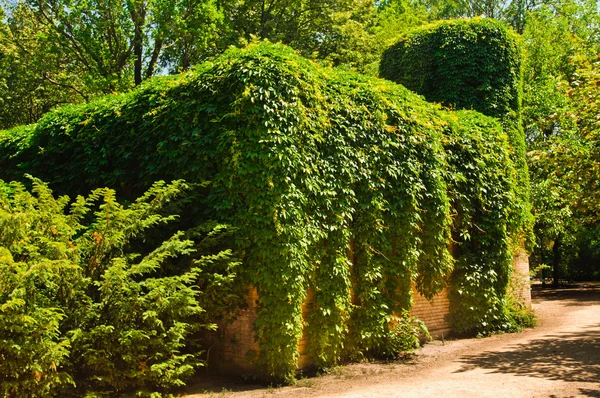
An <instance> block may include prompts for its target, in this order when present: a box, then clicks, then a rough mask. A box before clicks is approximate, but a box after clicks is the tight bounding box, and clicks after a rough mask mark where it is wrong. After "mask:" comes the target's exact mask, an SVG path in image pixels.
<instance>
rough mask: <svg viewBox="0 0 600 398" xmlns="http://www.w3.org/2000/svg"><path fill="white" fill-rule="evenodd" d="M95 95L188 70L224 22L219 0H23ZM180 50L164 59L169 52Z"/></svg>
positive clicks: (50, 39) (124, 88)
mask: <svg viewBox="0 0 600 398" xmlns="http://www.w3.org/2000/svg"><path fill="white" fill-rule="evenodd" d="M22 1H23V2H24V3H22V4H25V5H26V6H27V7H29V9H30V10H31V11H32V13H33V15H34V17H35V19H36V21H37V23H38V24H40V25H41V26H42V27H44V29H46V30H47V32H48V39H49V41H51V42H52V43H54V44H55V46H57V47H60V48H61V50H62V51H63V52H64V53H65V54H67V55H68V56H69V57H70V58H71V59H73V60H74V61H75V64H76V68H77V70H76V71H75V73H77V74H79V75H81V76H86V77H87V78H86V85H87V86H89V88H90V90H91V91H96V92H102V93H110V92H114V91H122V90H126V89H128V88H129V87H131V86H132V85H138V84H140V83H141V82H142V81H143V80H144V79H146V78H148V77H151V76H152V75H154V74H155V73H156V70H157V65H158V64H159V63H160V62H161V61H162V64H163V66H169V65H170V64H173V65H175V64H178V65H182V66H185V67H187V66H188V65H189V63H190V61H188V60H190V59H192V58H197V57H198V56H197V55H196V54H197V53H199V52H202V51H203V50H204V49H205V48H207V47H209V42H210V38H212V37H214V36H215V35H216V33H217V25H218V23H219V22H220V20H221V17H222V15H221V13H220V12H219V11H218V9H217V6H216V3H215V1H214V0H178V1H174V2H172V1H166V0H22ZM169 47H176V48H178V49H179V51H178V52H173V51H171V52H170V53H169V56H168V57H166V58H165V59H164V60H161V55H162V53H163V51H164V49H165V48H169ZM175 54H176V55H175Z"/></svg>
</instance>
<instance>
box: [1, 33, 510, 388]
mask: <svg viewBox="0 0 600 398" xmlns="http://www.w3.org/2000/svg"><path fill="white" fill-rule="evenodd" d="M1 134H2V135H1V139H0V148H1V149H2V150H1V151H0V165H2V169H1V173H2V177H4V178H7V179H8V178H16V177H18V175H19V174H20V173H22V172H23V171H28V172H30V173H34V174H36V175H40V176H42V177H43V178H44V179H46V180H48V181H49V182H50V184H51V186H52V187H53V188H54V189H56V190H58V191H59V192H71V193H77V192H80V191H82V190H86V189H89V188H90V187H93V186H102V185H111V186H115V187H117V188H118V192H119V194H120V195H122V196H125V197H129V198H131V197H132V196H135V195H137V194H139V193H140V192H142V191H143V190H144V189H146V188H147V187H148V186H150V184H151V183H152V182H153V181H155V180H157V179H165V180H170V179H177V178H185V179H186V180H188V181H190V182H191V183H195V182H200V181H210V184H209V185H206V186H203V187H202V188H197V189H195V190H194V191H193V192H194V193H193V194H194V195H195V196H194V199H193V200H190V201H188V202H186V204H185V206H186V207H185V212H186V216H187V217H186V218H188V219H189V220H188V221H187V222H188V223H189V224H191V225H192V226H193V225H197V223H199V222H201V221H202V220H206V219H215V220H217V221H218V222H221V223H226V224H228V225H231V226H232V227H233V228H234V229H235V232H234V234H233V236H232V237H233V239H234V240H235V243H236V245H237V248H238V249H241V250H242V251H243V253H244V258H243V264H244V267H243V270H242V275H240V278H241V280H242V281H244V282H245V283H249V284H252V285H253V286H254V287H256V289H257V291H258V295H259V300H258V309H257V312H258V314H257V315H258V318H257V320H256V323H255V337H256V339H257V341H258V343H259V345H260V352H259V354H258V357H257V358H256V360H257V363H258V364H259V370H260V372H261V375H262V376H265V377H269V378H271V379H275V380H276V381H289V380H290V379H292V378H293V376H294V370H295V366H296V362H297V359H298V342H299V339H300V337H301V335H302V333H303V327H304V324H305V323H306V324H307V325H306V328H305V333H307V335H308V336H309V341H310V345H309V347H308V351H309V354H310V355H311V358H312V360H313V361H314V363H315V364H317V365H318V366H321V367H329V366H333V365H335V364H336V363H338V362H339V361H340V360H341V358H343V357H344V356H348V357H360V356H374V355H386V356H393V355H395V353H394V352H395V351H397V350H404V349H405V348H406V347H409V346H411V344H412V343H410V342H411V341H412V340H411V337H410V335H411V333H412V332H411V333H409V332H408V331H409V329H410V328H408V327H405V326H406V325H407V324H408V323H407V322H409V321H408V320H407V319H406V316H405V315H402V314H405V311H407V310H409V309H410V306H411V303H412V298H411V291H412V287H413V286H416V289H417V291H418V292H420V293H421V294H424V295H425V296H426V297H433V295H434V294H435V293H436V292H439V291H440V289H441V288H442V287H443V286H444V284H445V281H446V278H447V276H448V275H449V274H450V271H451V270H452V267H453V259H452V256H451V255H450V252H449V243H450V241H451V226H452V224H456V225H457V227H455V231H458V232H460V233H461V234H462V235H461V237H460V238H458V237H455V240H460V242H461V245H462V247H465V248H466V247H469V246H473V247H477V248H478V250H472V251H470V252H469V257H468V261H467V260H466V259H467V256H466V255H465V256H464V257H463V259H459V261H462V262H463V263H465V264H472V265H473V267H472V268H465V272H464V274H465V275H471V274H472V275H479V274H484V275H491V272H490V271H494V272H495V273H496V274H495V276H494V277H493V278H492V277H490V278H489V280H485V281H484V282H485V286H486V288H487V289H491V290H490V291H492V292H493V293H494V294H497V293H498V292H502V291H503V289H505V283H507V275H508V269H509V264H508V262H507V259H508V258H509V257H510V250H509V246H508V240H509V238H508V236H509V234H511V233H512V232H511V231H513V230H514V228H513V227H512V225H513V224H514V223H515V221H514V219H515V216H514V214H515V213H516V210H515V209H518V206H519V202H518V201H516V200H515V198H516V197H517V194H516V186H517V184H516V182H515V178H514V176H515V172H514V169H513V163H512V162H511V160H510V155H509V154H510V153H511V147H510V145H509V144H508V143H509V140H508V139H507V137H506V135H505V134H504V133H503V132H502V128H501V127H500V125H499V124H498V123H497V122H496V121H495V120H494V119H492V118H489V117H486V116H483V115H481V114H479V113H476V112H471V111H464V112H461V113H458V114H452V113H449V112H446V111H444V110H442V109H440V108H439V107H438V106H436V105H431V104H428V103H427V102H425V101H424V100H423V99H421V98H419V97H418V96H417V95H415V94H413V93H411V92H409V91H408V90H407V89H405V88H404V87H402V86H400V85H397V84H394V83H391V82H387V81H384V80H381V79H374V78H367V77H364V76H361V75H358V74H353V73H347V72H342V71H339V70H333V69H328V68H320V67H317V66H315V65H314V64H312V63H311V62H309V61H307V60H305V59H303V58H301V57H299V56H298V55H296V54H295V53H294V52H293V51H291V50H290V49H289V48H286V47H284V46H281V45H271V44H253V45H250V46H249V47H248V48H246V49H244V50H237V49H232V50H230V51H228V52H227V53H226V54H225V55H224V56H222V57H220V58H219V59H217V60H215V61H214V62H213V63H206V64H204V65H202V66H200V67H198V68H196V69H195V70H194V71H192V72H191V73H187V74H184V75H181V76H177V77H162V78H156V79H152V80H150V81H148V82H147V83H145V84H142V85H141V87H139V88H138V89H136V90H135V91H133V92H132V93H129V94H126V95H120V96H112V97H106V98H103V99H101V100H97V101H95V102H92V103H91V104H88V105H84V106H79V107H68V108H63V109H61V110H58V111H55V112H51V113H49V114H48V115H46V116H45V117H44V118H43V119H42V120H41V121H40V122H39V123H38V124H37V125H35V126H32V127H30V128H27V129H24V130H23V129H21V130H13V131H8V132H3V133H1ZM469 179H473V181H472V182H471V181H470V180H469ZM202 190H204V192H203V191H202ZM201 192H203V193H205V195H199V193H201ZM460 195H462V196H460ZM456 198H459V199H456ZM456 200H458V201H459V202H460V203H459V205H457V204H456V203H452V202H453V201H456ZM455 218H456V219H459V221H455V220H454V219H455ZM478 230H481V232H477V231H478ZM469 236H472V237H473V239H472V240H469V239H468V237H469ZM480 238H481V239H483V240H482V242H481V243H480ZM494 239H495V240H497V242H498V244H496V245H492V244H491V242H492V240H494ZM460 250H462V249H460ZM465 250H466V249H465ZM478 267H479V268H478ZM221 274H222V275H227V274H226V273H221ZM503 284H504V285H503ZM309 289H311V290H312V291H314V292H315V301H316V303H315V304H314V306H313V307H312V309H311V315H310V317H309V318H308V319H303V318H302V303H303V301H304V299H305V297H306V292H307V291H308V290H309ZM223 305H226V303H223ZM502 305H503V302H500V301H499V302H498V303H493V305H488V306H487V307H484V308H490V311H492V312H493V311H495V310H496V309H497V308H499V307H498V306H500V307H501V306H502ZM501 309H502V308H500V309H499V310H501ZM492 315H493V314H492ZM468 319H474V318H473V317H471V318H468ZM477 320H479V318H477ZM398 325H401V326H398ZM406 333H408V334H406ZM392 343H393V344H392Z"/></svg>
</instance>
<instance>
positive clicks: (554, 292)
mask: <svg viewBox="0 0 600 398" xmlns="http://www.w3.org/2000/svg"><path fill="white" fill-rule="evenodd" d="M533 302H534V304H533V307H534V309H535V311H536V314H537V315H538V318H539V323H538V326H537V327H536V328H535V329H529V330H525V331H523V332H521V333H515V334H504V335H496V336H492V337H488V338H482V339H463V340H453V341H445V342H442V341H433V342H431V343H428V344H426V345H425V346H424V347H423V348H422V349H420V350H419V351H418V352H417V354H416V356H415V357H413V358H412V359H410V360H408V361H404V362H399V363H390V364H381V363H375V364H373V363H364V364H353V365H348V366H344V367H340V368H338V369H335V370H334V371H333V372H332V373H331V374H328V375H326V376H321V377H312V378H306V379H302V380H300V381H299V382H298V383H297V385H295V386H291V387H284V388H264V387H260V386H253V385H249V384H243V383H235V382H232V381H231V380H225V379H218V378H215V377H211V378H210V380H203V381H201V382H200V384H197V385H195V386H193V387H192V388H191V389H190V390H189V392H190V395H187V396H186V398H201V397H202V398H205V397H207V396H212V397H231V398H258V397H277V398H280V397H285V398H288V397H294V398H295V397H299V398H302V397H345V398H371V397H418V398H425V397H435V398H454V397H461V398H462V397H509V398H513V397H514V398H516V397H540V398H541V397H600V285H598V284H580V285H578V286H576V287H570V288H561V289H546V290H543V291H541V290H539V291H537V292H536V291H534V300H533Z"/></svg>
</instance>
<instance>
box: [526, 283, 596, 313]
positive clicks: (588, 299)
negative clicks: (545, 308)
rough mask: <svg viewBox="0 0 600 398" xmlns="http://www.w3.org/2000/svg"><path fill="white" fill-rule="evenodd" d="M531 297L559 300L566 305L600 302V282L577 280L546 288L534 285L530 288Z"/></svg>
mask: <svg viewBox="0 0 600 398" xmlns="http://www.w3.org/2000/svg"><path fill="white" fill-rule="evenodd" d="M531 298H532V299H533V300H534V301H536V300H541V301H561V302H562V303H563V305H565V306H567V307H579V306H587V305H593V304H600V284H599V283H598V282H587V283H586V282H579V283H575V284H570V285H561V286H559V287H546V288H542V287H541V285H534V286H533V287H532V288H531Z"/></svg>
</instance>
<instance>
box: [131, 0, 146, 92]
mask: <svg viewBox="0 0 600 398" xmlns="http://www.w3.org/2000/svg"><path fill="white" fill-rule="evenodd" d="M138 7H139V8H138ZM130 15H131V20H132V22H133V27H134V28H133V29H134V30H133V56H134V62H133V82H134V84H135V85H136V86H137V85H139V84H140V83H142V67H143V65H142V62H143V57H144V36H143V33H144V32H143V29H144V23H145V22H146V9H145V7H144V3H143V2H141V3H139V4H135V5H134V6H133V9H132V10H130Z"/></svg>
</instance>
